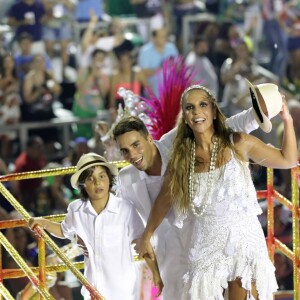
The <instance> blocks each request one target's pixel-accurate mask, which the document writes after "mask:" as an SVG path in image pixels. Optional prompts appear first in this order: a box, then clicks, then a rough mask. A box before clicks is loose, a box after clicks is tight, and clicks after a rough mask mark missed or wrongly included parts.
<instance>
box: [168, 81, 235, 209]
mask: <svg viewBox="0 0 300 300" xmlns="http://www.w3.org/2000/svg"><path fill="white" fill-rule="evenodd" d="M193 90H199V91H202V92H204V93H205V94H206V95H207V100H209V101H210V102H211V103H213V105H214V107H215V108H216V118H215V119H214V120H213V126H214V130H215V133H214V135H215V136H216V137H218V139H219V153H220V151H221V152H224V151H225V149H226V148H230V149H233V145H232V143H231V141H230V135H231V133H232V130H231V129H229V128H227V126H226V124H225V120H226V117H225V116H224V114H223V113H222V112H221V110H220V108H219V107H218V105H217V102H216V98H215V96H214V94H213V93H211V91H210V90H208V89H207V88H205V87H203V86H201V85H192V86H190V87H188V88H187V89H186V90H185V91H184V92H183V94H182V97H181V110H182V111H183V109H184V107H183V105H184V101H185V100H186V97H187V96H188V94H189V92H190V91H193ZM194 138H195V137H194V133H193V131H192V130H191V128H190V127H189V126H188V125H187V124H186V123H185V119H184V117H183V114H181V116H180V117H179V120H178V128H177V134H176V137H175V140H174V143H173V149H172V153H171V158H170V161H169V166H168V172H169V175H170V185H169V188H170V194H171V198H172V204H173V206H174V207H175V208H176V209H179V210H180V211H183V212H186V211H187V209H188V207H189V203H190V195H189V174H190V171H191V170H189V169H190V160H191V148H192V143H193V141H194ZM218 157H219V158H220V157H223V155H219V156H218ZM187 170H189V171H187Z"/></svg>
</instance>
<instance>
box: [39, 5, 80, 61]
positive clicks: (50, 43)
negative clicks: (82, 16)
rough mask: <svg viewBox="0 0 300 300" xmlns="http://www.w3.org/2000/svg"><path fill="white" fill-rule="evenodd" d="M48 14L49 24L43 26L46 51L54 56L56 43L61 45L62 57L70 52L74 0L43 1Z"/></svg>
mask: <svg viewBox="0 0 300 300" xmlns="http://www.w3.org/2000/svg"><path fill="white" fill-rule="evenodd" d="M42 3H43V4H44V7H45V9H46V13H47V16H48V17H47V22H45V24H44V26H43V39H44V41H45V43H46V51H47V54H48V55H49V56H50V57H53V56H54V46H55V43H56V42H58V43H59V47H60V49H59V50H60V53H61V57H63V56H64V55H66V52H67V51H68V45H69V41H71V40H72V22H73V20H74V12H75V2H74V0H64V1H61V0H42Z"/></svg>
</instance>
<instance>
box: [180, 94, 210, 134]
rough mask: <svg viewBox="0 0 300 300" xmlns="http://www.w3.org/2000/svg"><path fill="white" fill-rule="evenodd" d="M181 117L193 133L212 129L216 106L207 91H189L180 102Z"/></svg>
mask: <svg viewBox="0 0 300 300" xmlns="http://www.w3.org/2000/svg"><path fill="white" fill-rule="evenodd" d="M182 112H183V117H184V119H185V121H186V123H187V125H188V126H189V127H190V128H191V129H192V130H193V132H194V133H205V132H208V131H212V130H213V120H214V118H215V117H216V107H215V105H214V103H213V102H212V100H211V98H210V97H209V96H208V95H207V93H206V92H205V91H203V90H200V89H194V90H191V91H189V92H188V93H187V94H186V96H185V98H184V100H183V103H182Z"/></svg>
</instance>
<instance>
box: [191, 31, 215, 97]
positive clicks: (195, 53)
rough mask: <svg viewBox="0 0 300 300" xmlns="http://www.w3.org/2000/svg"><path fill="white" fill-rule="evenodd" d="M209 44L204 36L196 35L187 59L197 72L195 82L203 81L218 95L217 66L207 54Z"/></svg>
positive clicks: (203, 83) (202, 82)
mask: <svg viewBox="0 0 300 300" xmlns="http://www.w3.org/2000/svg"><path fill="white" fill-rule="evenodd" d="M208 51H209V45H208V42H207V40H206V38H205V37H204V36H200V37H196V38H195V40H194V49H193V50H192V51H190V52H189V53H188V55H187V57H186V59H185V62H186V64H187V65H188V66H193V68H194V70H197V73H196V75H195V77H194V82H195V83H196V82H201V84H202V85H204V86H205V87H207V88H208V89H209V90H211V91H212V92H213V93H214V94H215V95H216V96H217V97H218V93H219V80H218V75H217V73H216V71H215V68H214V66H213V64H212V63H211V61H210V60H209V58H208V57H207V56H206V55H207V53H208Z"/></svg>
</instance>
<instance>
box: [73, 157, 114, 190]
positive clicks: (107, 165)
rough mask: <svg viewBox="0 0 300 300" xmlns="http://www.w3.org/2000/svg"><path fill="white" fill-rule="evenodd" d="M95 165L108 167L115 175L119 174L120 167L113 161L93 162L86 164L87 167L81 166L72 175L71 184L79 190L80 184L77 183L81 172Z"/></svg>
mask: <svg viewBox="0 0 300 300" xmlns="http://www.w3.org/2000/svg"><path fill="white" fill-rule="evenodd" d="M94 166H103V167H106V168H108V169H109V171H110V173H111V174H112V175H113V176H117V175H118V173H119V171H118V168H117V166H116V165H115V164H112V163H105V162H103V163H101V162H95V163H91V164H88V165H86V166H85V167H83V168H81V169H80V170H77V171H76V172H75V173H74V174H73V175H72V176H71V179H70V181H71V186H72V187H73V188H74V189H76V190H78V185H77V183H78V179H79V177H80V175H81V173H82V172H83V171H85V170H86V169H88V168H91V167H94Z"/></svg>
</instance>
